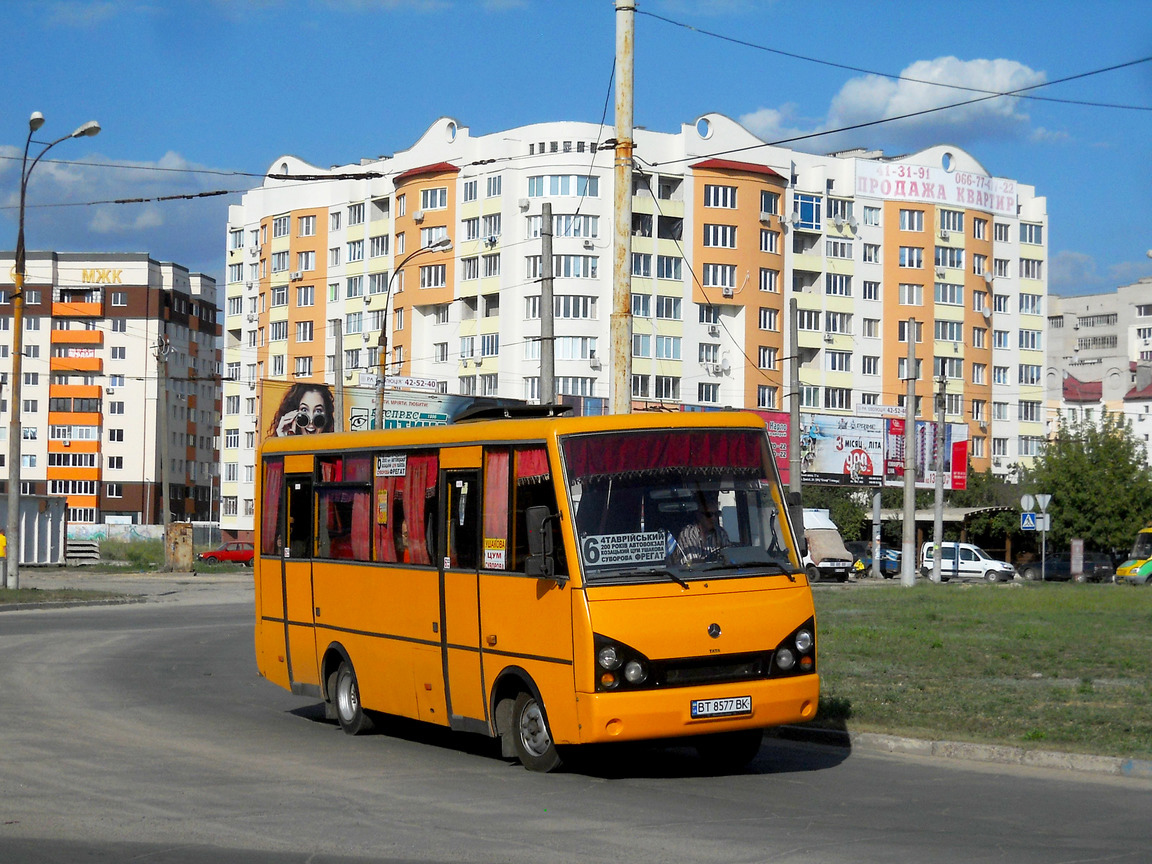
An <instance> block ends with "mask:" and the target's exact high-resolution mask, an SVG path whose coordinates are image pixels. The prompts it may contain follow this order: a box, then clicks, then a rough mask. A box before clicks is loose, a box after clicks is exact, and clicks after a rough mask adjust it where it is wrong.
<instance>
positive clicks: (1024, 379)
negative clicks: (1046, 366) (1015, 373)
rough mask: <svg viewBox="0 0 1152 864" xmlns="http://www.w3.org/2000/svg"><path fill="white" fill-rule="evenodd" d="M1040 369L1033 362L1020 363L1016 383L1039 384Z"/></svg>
mask: <svg viewBox="0 0 1152 864" xmlns="http://www.w3.org/2000/svg"><path fill="white" fill-rule="evenodd" d="M1041 372H1042V369H1041V367H1040V366H1038V365H1036V364H1033V363H1021V364H1020V370H1019V378H1018V380H1017V383H1018V384H1039V383H1040V375H1041Z"/></svg>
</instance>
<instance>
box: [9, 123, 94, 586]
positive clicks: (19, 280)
mask: <svg viewBox="0 0 1152 864" xmlns="http://www.w3.org/2000/svg"><path fill="white" fill-rule="evenodd" d="M43 125H44V115H43V114H41V113H40V112H39V111H34V112H32V116H31V117H29V118H28V140H27V141H25V142H24V160H23V161H22V162H21V163H20V223H19V224H20V228H19V231H18V233H17V234H16V266H15V267H14V268H13V273H12V280H13V286H14V287H13V291H12V384H11V387H10V390H11V394H12V396H11V398H12V422H11V423H10V424H9V426H8V435H9V440H8V529H7V535H8V536H7V547H6V557H7V563H8V573H7V577H6V581H7V585H8V587H9V588H13V589H15V588H19V587H20V546H21V543H20V459H21V454H20V444H21V438H22V437H23V432H22V430H21V428H20V409H21V402H20V385H21V383H22V381H21V375H22V370H21V365H22V364H21V360H22V359H23V351H24V277H25V276H26V275H27V272H26V267H25V257H26V256H25V251H24V204H25V201H26V200H27V197H28V178H29V177H31V176H32V170H33V169H34V168H35V167H36V165H37V164H38V163H39V162H40V160H41V159H42V158H44V154H45V153H47V152H48V151H49V150H51V149H52V148H53V147H55V146H56V145H57V144H59V143H60V142H61V141H67V140H68V139H69V138H90V137H92V136H93V135H97V134H99V132H100V124H99V123H97V122H96V121H95V120H89V121H88V122H87V123H85V124H84V125H83V126H81V127H80V128H79V129H77V130H76V131H74V132H73V133H72V134H70V135H64V136H63V137H61V138H57V139H56V140H55V141H53V142H52V143H50V144H46V145H45V146H44V149H43V150H41V151H40V152H39V153H38V154H37V155H36V158H35V159H33V160H32V164H31V165H29V164H28V150H29V149H30V148H31V146H32V136H33V135H34V134H35V133H36V131H37V130H38V129H39V128H40V127H41V126H43Z"/></svg>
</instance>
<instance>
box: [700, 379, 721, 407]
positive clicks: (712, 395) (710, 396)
mask: <svg viewBox="0 0 1152 864" xmlns="http://www.w3.org/2000/svg"><path fill="white" fill-rule="evenodd" d="M696 400H697V401H698V402H705V403H707V402H719V401H720V385H719V384H716V383H712V382H707V381H701V382H700V383H699V384H697V385H696Z"/></svg>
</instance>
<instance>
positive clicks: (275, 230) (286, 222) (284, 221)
mask: <svg viewBox="0 0 1152 864" xmlns="http://www.w3.org/2000/svg"><path fill="white" fill-rule="evenodd" d="M290 225H291V219H290V218H289V217H288V216H277V217H275V218H274V219H273V220H272V237H273V238H276V237H287V236H288V231H289V227H290Z"/></svg>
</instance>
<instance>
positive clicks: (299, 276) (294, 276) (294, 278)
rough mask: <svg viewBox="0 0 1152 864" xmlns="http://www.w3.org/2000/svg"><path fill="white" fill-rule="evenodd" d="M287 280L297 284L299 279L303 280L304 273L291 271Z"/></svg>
mask: <svg viewBox="0 0 1152 864" xmlns="http://www.w3.org/2000/svg"><path fill="white" fill-rule="evenodd" d="M288 278H289V279H290V280H292V281H293V282H299V281H300V280H301V279H303V278H304V271H303V270H293V271H292V272H291V273H289V274H288Z"/></svg>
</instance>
